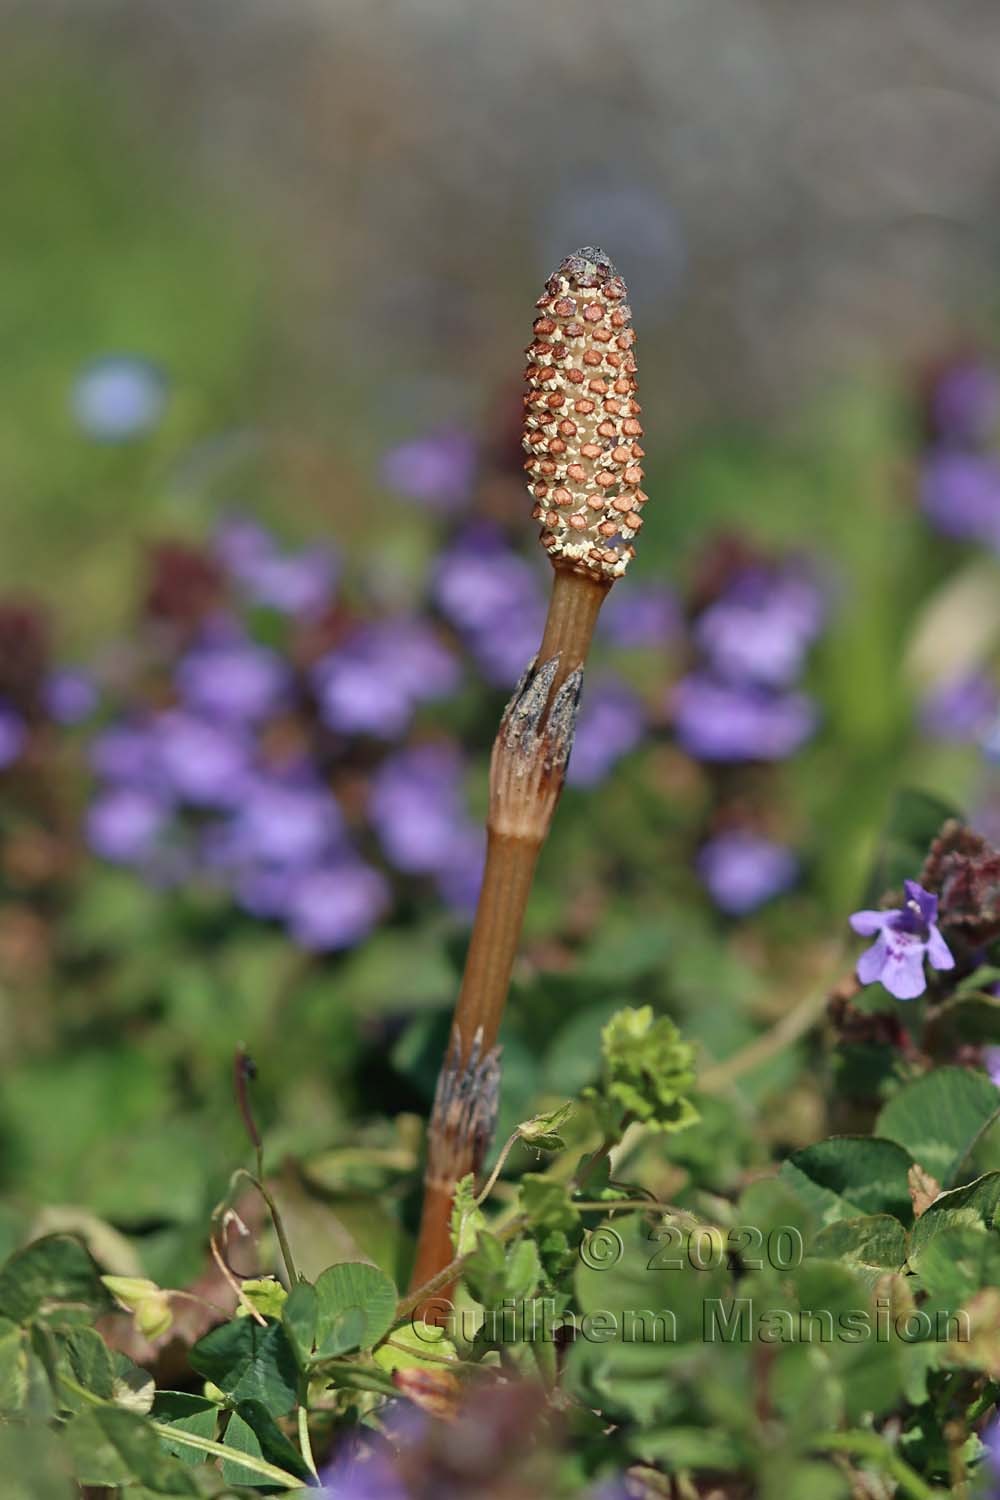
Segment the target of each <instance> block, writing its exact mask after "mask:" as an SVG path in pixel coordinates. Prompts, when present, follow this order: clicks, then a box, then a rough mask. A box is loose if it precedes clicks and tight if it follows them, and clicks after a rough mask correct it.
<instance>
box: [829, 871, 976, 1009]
mask: <svg viewBox="0 0 1000 1500" xmlns="http://www.w3.org/2000/svg"><path fill="white" fill-rule="evenodd" d="M903 889H904V891H905V893H906V900H905V904H904V905H903V906H902V907H901V908H899V909H898V910H894V911H856V912H855V913H854V915H853V916H852V917H851V919H850V921H851V927H852V928H853V929H854V931H855V932H857V933H859V934H860V935H861V936H862V937H875V938H876V941H875V942H874V943H873V944H872V946H871V947H870V948H869V949H867V950H866V951H865V952H864V953H862V955H861V957H860V958H859V959H858V963H857V971H856V972H857V976H858V978H859V979H860V981H861V983H862V984H874V983H875V981H876V980H878V981H879V982H880V983H881V984H882V985H883V986H884V987H885V988H886V989H887V990H888V991H889V994H890V995H895V997H896V999H897V1000H915V999H916V997H917V996H918V995H922V994H923V992H924V990H925V989H926V988H927V981H926V979H925V977H924V959H925V958H926V959H927V961H928V963H929V964H930V966H931V968H932V969H953V968H954V967H955V960H954V958H953V957H952V953H951V949H950V948H949V947H948V944H947V943H946V942H945V940H944V938H943V937H942V936H941V929H940V928H939V927H938V925H937V909H938V900H937V897H936V896H934V895H932V894H931V892H930V891H925V890H924V888H923V886H921V885H918V884H917V882H916V881H915V880H904V882H903Z"/></svg>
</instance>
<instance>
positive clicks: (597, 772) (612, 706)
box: [566, 681, 646, 786]
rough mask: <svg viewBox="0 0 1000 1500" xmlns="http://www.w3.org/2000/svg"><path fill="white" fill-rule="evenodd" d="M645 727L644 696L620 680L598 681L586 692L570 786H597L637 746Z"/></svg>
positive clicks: (571, 760) (571, 762)
mask: <svg viewBox="0 0 1000 1500" xmlns="http://www.w3.org/2000/svg"><path fill="white" fill-rule="evenodd" d="M645 728H646V713H645V709H644V708H643V705H642V702H641V700H640V699H639V698H638V697H637V696H636V694H635V693H633V692H632V691H631V689H630V688H627V687H626V686H625V685H624V683H621V682H610V681H609V682H597V683H595V684H594V685H593V688H592V689H591V691H590V692H586V693H585V694H584V698H583V703H582V705H581V708H580V717H579V720H578V722H577V726H576V737H575V739H574V741H573V750H572V753H571V755H570V758H569V765H568V767H567V769H566V780H567V781H568V782H569V783H570V785H571V786H596V785H597V783H598V782H599V781H603V780H604V778H605V776H607V774H608V772H609V771H610V770H611V769H612V767H613V766H615V765H616V764H617V762H618V761H619V760H621V758H622V756H623V755H627V754H628V752H629V751H630V750H634V749H635V747H636V745H637V744H638V743H639V741H640V740H641V739H642V736H643V733H644V731H645Z"/></svg>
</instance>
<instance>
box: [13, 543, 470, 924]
mask: <svg viewBox="0 0 1000 1500" xmlns="http://www.w3.org/2000/svg"><path fill="white" fill-rule="evenodd" d="M214 553H215V558H216V560H217V563H218V564H219V565H220V567H221V569H222V571H223V575H224V578H225V580H226V582H227V583H228V587H229V591H230V596H231V597H230V599H229V601H228V602H227V605H226V606H225V607H220V608H213V609H212V610H211V611H210V612H209V613H208V615H207V617H206V618H204V619H202V620H201V621H200V622H199V623H198V624H197V626H196V627H195V628H194V629H193V630H188V631H186V632H185V634H184V636H183V640H182V642H181V643H180V645H179V647H178V649H177V651H176V653H175V654H174V656H173V657H172V659H171V660H170V662H169V667H170V691H169V701H167V702H166V703H165V704H164V705H163V706H157V707H156V708H152V707H135V706H133V707H132V709H131V711H129V712H126V713H124V714H122V715H121V716H120V717H118V718H117V719H115V720H114V721H112V722H111V723H110V724H107V725H106V726H105V727H104V728H103V729H102V731H101V732H100V733H99V734H98V735H97V736H96V737H95V739H94V741H93V743H92V745H91V764H92V767H93V770H94V773H95V775H96V778H97V782H98V789H97V792H96V794H95V796H94V798H93V801H92V803H91V806H90V808H89V810H88V815H87V823H86V832H87V837H88V841H89V844H90V846H91V848H92V849H93V850H94V852H95V853H96V854H98V855H99V856H100V857H101V858H103V859H106V860H108V861H111V862H113V863H117V864H122V865H126V866H130V867H133V868H135V869H137V870H138V871H140V872H141V873H142V874H143V875H144V876H145V878H147V879H149V880H151V881H157V882H166V883H171V882H174V881H178V880H182V879H187V878H190V877H191V876H192V875H195V874H200V875H201V876H202V877H207V878H208V879H210V880H212V881H214V882H221V883H223V885H224V886H225V888H226V889H227V890H229V891H230V892H231V894H232V897H233V899H234V900H235V901H236V903H237V904H238V905H239V906H240V907H242V908H243V909H244V910H245V911H247V912H248V913H250V914H251V915H253V916H255V917H259V918H265V919H271V920H276V921H280V922H282V923H283V924H284V925H285V927H286V929H287V931H288V933H289V935H290V936H291V937H292V939H293V940H294V941H295V942H296V943H297V944H299V945H300V946H301V947H303V948H306V949H314V950H333V949H339V948H345V947H349V946H351V945H353V944H355V943H357V942H359V941H360V940H362V939H363V938H364V937H365V936H366V935H367V934H368V933H369V932H370V931H371V930H372V929H373V928H374V927H375V926H376V924H377V923H378V922H379V921H380V920H381V919H382V917H383V916H384V915H385V914H386V912H387V911H388V909H389V907H390V904H391V899H392V892H391V883H390V880H389V879H388V877H387V874H386V872H385V871H384V870H383V868H380V867H379V865H378V864H376V863H373V862H372V860H371V858H366V857H363V854H362V849H363V848H364V845H365V843H370V844H372V846H373V847H372V853H374V852H375V848H374V846H375V844H377V845H378V847H379V848H380V850H381V854H382V855H383V856H384V859H385V862H386V865H387V866H388V867H389V868H390V869H393V870H395V871H396V872H398V873H399V874H401V875H404V876H420V877H428V878H431V879H432V880H433V881H435V882H436V884H437V886H438V889H439V890H440V892H441V893H442V895H443V896H444V898H445V899H446V900H447V901H448V902H449V903H450V904H451V905H452V906H453V907H454V908H455V909H456V910H459V911H462V912H467V911H468V910H469V908H470V906H471V905H473V904H474V901H475V896H476V894H477V891H478V884H479V880H480V877H481V867H482V853H483V851H482V841H481V839H480V837H479V836H478V835H477V833H476V830H475V827H474V825H473V824H472V822H471V820H470V818H469V816H468V813H467V811H466V809H465V805H464V800H463V796H462V783H463V779H464V766H463V764H462V759H461V756H460V754H459V751H458V749H457V747H455V746H454V745H453V744H452V743H451V742H449V741H447V740H444V739H440V740H435V741H432V742H429V743H418V744H416V745H409V746H406V747H404V748H399V749H393V750H392V751H390V752H389V753H388V754H385V753H384V751H382V750H380V748H379V747H380V745H382V746H384V745H385V744H386V743H387V742H388V743H393V742H398V741H399V740H400V739H401V738H402V737H403V736H405V735H406V734H407V732H408V731H409V729H410V727H411V723H412V721H413V718H414V716H415V714H416V713H417V711H418V709H419V708H420V706H421V705H423V704H425V703H430V702H434V701H437V700H439V699H441V698H443V697H445V696H447V695H448V694H450V693H452V692H453V691H454V690H455V688H456V687H457V685H458V682H459V679H460V672H461V667H460V662H459V660H458V658H457V656H456V655H455V653H454V651H453V650H452V649H451V648H450V647H449V646H448V645H447V644H446V642H445V641H444V640H443V639H442V638H441V636H440V634H439V632H438V631H437V630H436V629H435V628H434V626H433V625H432V624H431V623H429V622H428V621H427V620H424V619H421V618H415V617H411V616H409V615H407V616H392V617H384V618H381V619H377V620H373V621H353V620H352V619H351V618H350V617H349V616H345V615H344V612H339V613H338V611H337V609H335V607H334V606H335V599H334V588H335V582H336V577H337V569H336V561H335V559H334V557H333V556H332V555H331V554H330V553H329V552H327V551H321V550H320V549H306V550H304V551H301V552H297V553H287V552H283V551H281V550H280V549H279V547H278V545H277V543H276V542H275V540H274V538H273V537H272V536H271V535H270V533H268V532H267V531H266V530H265V529H264V528H263V527H261V526H259V525H257V524H256V523H255V522H251V521H246V520H242V519H235V520H230V521H227V522H226V523H225V524H224V525H223V526H222V527H221V528H220V529H219V532H218V533H217V535H216V538H215V542H214ZM233 599H235V600H236V601H237V603H236V605H235V607H234V605H233V602H232V600H233ZM240 603H244V604H246V605H247V606H248V607H252V608H254V609H257V610H260V609H268V610H270V611H273V612H275V614H276V615H277V616H278V617H279V619H281V618H283V619H284V632H285V634H284V637H283V647H284V649H282V650H280V651H279V650H278V649H275V647H273V646H271V645H264V644H262V643H261V642H260V641H258V640H255V639H254V638H253V637H252V636H251V635H250V634H249V633H248V630H247V628H246V625H245V624H244V623H243V621H242V620H241V618H240V613H239V604H240ZM325 623H326V624H328V625H329V628H328V629H327V628H324V626H325ZM309 632H312V644H311V646H310V647H309V649H308V650H306V651H303V650H302V649H300V647H301V642H302V640H303V639H305V638H306V636H307V635H308V633H309ZM279 635H280V631H279ZM58 689H59V698H60V702H61V704H62V707H63V710H64V711H68V709H69V707H70V706H71V703H72V700H73V698H74V692H73V690H72V689H73V684H71V683H70V682H69V681H68V679H63V680H60V682H59V684H58ZM76 691H77V696H79V689H78V688H77V690H76ZM2 724H3V721H2V720H0V728H2ZM0 748H2V746H0ZM359 754H360V757H361V760H362V761H363V763H364V770H365V778H364V779H365V782H366V785H367V806H366V808H365V810H364V813H363V814H362V813H361V812H360V811H359V810H358V809H357V808H355V810H354V813H353V815H352V817H350V818H349V817H348V816H346V815H345V812H344V810H343V809H342V807H341V805H340V802H339V801H338V798H337V795H336V793H335V786H336V783H337V778H338V774H339V773H340V772H341V771H342V770H343V769H344V768H345V767H348V768H350V767H351V765H352V759H353V758H357V756H358V755H359ZM373 762H374V764H373Z"/></svg>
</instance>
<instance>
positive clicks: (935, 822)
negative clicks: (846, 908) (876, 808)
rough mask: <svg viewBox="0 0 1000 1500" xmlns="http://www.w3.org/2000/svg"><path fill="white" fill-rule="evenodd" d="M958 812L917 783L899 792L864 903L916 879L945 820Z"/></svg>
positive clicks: (953, 816) (870, 903)
mask: <svg viewBox="0 0 1000 1500" xmlns="http://www.w3.org/2000/svg"><path fill="white" fill-rule="evenodd" d="M959 816H960V815H959V813H958V812H957V811H956V809H955V808H954V807H952V806H951V804H950V803H948V802H943V801H942V800H941V799H940V798H939V797H934V796H931V795H930V793H928V792H923V791H919V790H917V789H916V788H915V787H903V788H902V789H901V790H900V791H899V792H898V793H897V794H896V800H895V802H894V803H893V806H892V810H891V812H890V814H889V820H888V823H887V825H886V827H885V830H884V832H883V834H882V837H881V839H880V841H879V848H878V852H877V854H876V857H875V860H874V863H873V865H872V873H871V878H870V880H869V882H868V887H867V893H866V896H865V899H864V901H863V902H862V905H865V906H875V905H877V904H878V901H879V900H880V899H881V897H882V896H884V895H885V894H886V893H887V892H889V891H894V890H897V889H898V888H899V887H901V886H902V884H903V881H904V880H916V878H917V876H918V875H919V874H920V871H921V869H922V868H923V864H924V860H925V859H926V858H927V851H928V849H929V848H930V845H931V844H932V843H933V841H934V839H935V838H936V837H937V835H938V834H939V833H940V831H941V826H942V824H944V823H946V822H947V821H948V819H949V818H957V817H959Z"/></svg>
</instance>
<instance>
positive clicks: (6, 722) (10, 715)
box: [0, 703, 28, 771]
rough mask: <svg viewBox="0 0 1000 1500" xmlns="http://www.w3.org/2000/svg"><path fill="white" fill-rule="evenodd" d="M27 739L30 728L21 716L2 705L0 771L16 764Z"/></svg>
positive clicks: (0, 707) (0, 713)
mask: <svg viewBox="0 0 1000 1500" xmlns="http://www.w3.org/2000/svg"><path fill="white" fill-rule="evenodd" d="M27 738H28V728H27V725H26V724H25V722H24V720H23V719H22V718H21V715H20V714H19V713H15V711H14V709H12V708H9V707H8V706H7V705H6V704H4V703H0V771H2V770H4V768H5V767H7V766H11V765H13V764H14V762H15V761H16V760H17V758H18V756H19V755H20V753H21V751H22V750H23V749H24V746H25V742H26V740H27Z"/></svg>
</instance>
